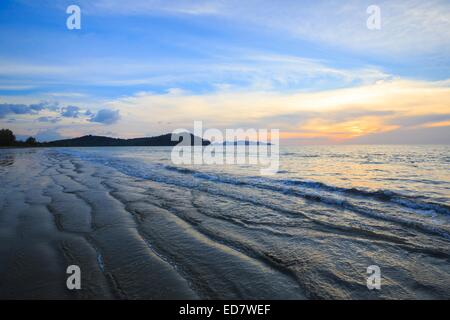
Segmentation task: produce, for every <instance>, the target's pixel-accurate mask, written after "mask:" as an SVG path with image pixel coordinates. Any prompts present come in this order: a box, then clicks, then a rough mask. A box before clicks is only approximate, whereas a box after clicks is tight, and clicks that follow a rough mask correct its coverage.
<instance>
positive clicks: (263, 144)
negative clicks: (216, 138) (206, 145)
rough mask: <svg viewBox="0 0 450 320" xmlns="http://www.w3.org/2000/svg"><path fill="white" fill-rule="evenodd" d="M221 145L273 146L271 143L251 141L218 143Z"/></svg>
mask: <svg viewBox="0 0 450 320" xmlns="http://www.w3.org/2000/svg"><path fill="white" fill-rule="evenodd" d="M217 144H219V145H224V146H229V145H231V146H232V145H234V146H271V145H272V144H271V143H270V142H261V141H249V140H238V141H224V142H223V143H217Z"/></svg>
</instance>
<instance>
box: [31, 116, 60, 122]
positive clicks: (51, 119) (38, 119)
mask: <svg viewBox="0 0 450 320" xmlns="http://www.w3.org/2000/svg"><path fill="white" fill-rule="evenodd" d="M36 120H37V121H39V122H49V123H56V122H59V121H61V119H60V118H54V117H39V118H37V119H36Z"/></svg>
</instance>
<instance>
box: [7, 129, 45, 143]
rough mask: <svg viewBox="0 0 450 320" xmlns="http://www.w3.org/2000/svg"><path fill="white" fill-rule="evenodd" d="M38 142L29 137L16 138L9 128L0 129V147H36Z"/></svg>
mask: <svg viewBox="0 0 450 320" xmlns="http://www.w3.org/2000/svg"><path fill="white" fill-rule="evenodd" d="M38 145H39V142H37V141H36V139H35V138H33V137H29V138H27V139H26V140H25V141H21V140H16V136H15V135H14V133H13V132H12V131H11V130H9V129H0V147H36V146H38Z"/></svg>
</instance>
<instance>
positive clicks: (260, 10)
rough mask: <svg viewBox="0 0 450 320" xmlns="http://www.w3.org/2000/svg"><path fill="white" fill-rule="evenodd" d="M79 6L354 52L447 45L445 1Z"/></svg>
mask: <svg viewBox="0 0 450 320" xmlns="http://www.w3.org/2000/svg"><path fill="white" fill-rule="evenodd" d="M373 4H376V5H377V6H379V7H380V9H381V19H382V20H381V26H382V28H381V30H377V31H374V30H369V29H368V28H367V27H366V20H367V18H368V14H367V12H366V9H367V7H368V6H369V5H373ZM82 5H83V7H84V8H86V12H87V13H88V14H93V15H105V14H110V15H111V14H112V15H186V16H192V15H195V16H200V15H205V16H210V15H214V16H216V17H218V18H222V19H226V20H229V21H232V22H233V23H234V24H235V25H241V26H242V25H244V26H253V27H254V26H261V27H263V28H264V30H270V29H271V30H273V31H276V32H283V33H284V34H288V35H291V36H293V37H298V38H301V39H304V40H308V41H311V42H315V43H324V44H327V45H332V46H337V47H342V48H346V49H350V50H356V51H359V52H364V51H367V50H370V51H372V52H377V53H379V54H404V53H407V54H408V55H417V54H424V53H430V52H435V53H439V52H442V50H445V52H447V53H448V50H449V49H450V19H448V17H449V15H450V3H449V2H448V0H428V1H422V0H404V1H390V0H378V1H376V3H373V1H369V0H349V1H345V2H344V1H338V0H334V1H333V0H331V1H330V0H326V1H299V0H285V1H283V2H282V3H280V2H279V1H277V0H248V1H240V0H228V1H211V0H196V1H191V0H173V1H164V0H154V1H146V0H130V1H127V2H126V3H125V2H123V1H121V0H100V1H88V0H82Z"/></svg>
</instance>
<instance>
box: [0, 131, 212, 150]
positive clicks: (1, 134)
mask: <svg viewBox="0 0 450 320" xmlns="http://www.w3.org/2000/svg"><path fill="white" fill-rule="evenodd" d="M189 134H190V136H191V145H202V146H207V145H210V144H211V142H210V141H208V140H205V139H202V138H200V137H197V136H194V135H193V134H192V133H189ZM181 141H182V136H180V138H179V140H177V141H172V134H171V133H167V134H164V135H160V136H156V137H144V138H133V139H120V138H111V137H105V136H93V135H86V136H82V137H78V138H72V139H63V140H55V141H49V142H38V141H36V139H35V138H33V137H29V138H28V139H26V140H25V141H18V140H16V137H15V135H14V134H13V132H12V131H11V130H9V129H1V130H0V147H173V146H176V145H177V144H178V143H180V142H181Z"/></svg>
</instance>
